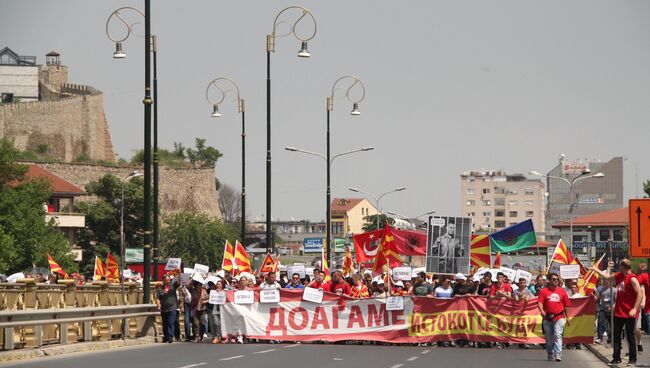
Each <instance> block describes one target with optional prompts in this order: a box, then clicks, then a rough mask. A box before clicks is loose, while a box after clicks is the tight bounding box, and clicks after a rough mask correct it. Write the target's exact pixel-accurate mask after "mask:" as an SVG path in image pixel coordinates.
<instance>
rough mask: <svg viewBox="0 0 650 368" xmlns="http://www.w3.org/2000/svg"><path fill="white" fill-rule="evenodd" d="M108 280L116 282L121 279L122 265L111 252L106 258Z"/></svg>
mask: <svg viewBox="0 0 650 368" xmlns="http://www.w3.org/2000/svg"><path fill="white" fill-rule="evenodd" d="M106 279H107V280H115V281H117V280H119V279H120V265H119V264H118V263H117V260H116V259H115V257H113V255H112V254H111V252H108V255H107V256H106Z"/></svg>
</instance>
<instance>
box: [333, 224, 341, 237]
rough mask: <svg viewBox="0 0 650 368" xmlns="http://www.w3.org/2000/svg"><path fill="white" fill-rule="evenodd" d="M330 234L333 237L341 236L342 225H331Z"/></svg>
mask: <svg viewBox="0 0 650 368" xmlns="http://www.w3.org/2000/svg"><path fill="white" fill-rule="evenodd" d="M332 233H333V234H335V235H342V234H343V223H342V222H334V223H332Z"/></svg>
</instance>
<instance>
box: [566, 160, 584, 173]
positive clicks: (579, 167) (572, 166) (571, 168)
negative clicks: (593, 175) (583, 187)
mask: <svg viewBox="0 0 650 368" xmlns="http://www.w3.org/2000/svg"><path fill="white" fill-rule="evenodd" d="M587 170H589V164H587V163H582V162H567V161H562V174H582V173H583V172H585V171H587Z"/></svg>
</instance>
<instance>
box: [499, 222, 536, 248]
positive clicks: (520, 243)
mask: <svg viewBox="0 0 650 368" xmlns="http://www.w3.org/2000/svg"><path fill="white" fill-rule="evenodd" d="M535 244H537V238H536V237H535V229H534V228H533V220H531V219H528V220H526V221H522V222H520V223H518V224H517V225H513V226H510V227H507V228H505V229H503V230H500V231H497V232H496V233H494V234H491V235H490V247H491V248H492V251H493V252H503V253H509V252H516V251H518V250H521V249H525V248H528V247H530V246H533V245H535Z"/></svg>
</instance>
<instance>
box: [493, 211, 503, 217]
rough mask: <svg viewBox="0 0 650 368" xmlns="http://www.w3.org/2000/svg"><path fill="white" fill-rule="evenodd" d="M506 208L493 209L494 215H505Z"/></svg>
mask: <svg viewBox="0 0 650 368" xmlns="http://www.w3.org/2000/svg"><path fill="white" fill-rule="evenodd" d="M505 215H506V210H494V216H496V217H505Z"/></svg>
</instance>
